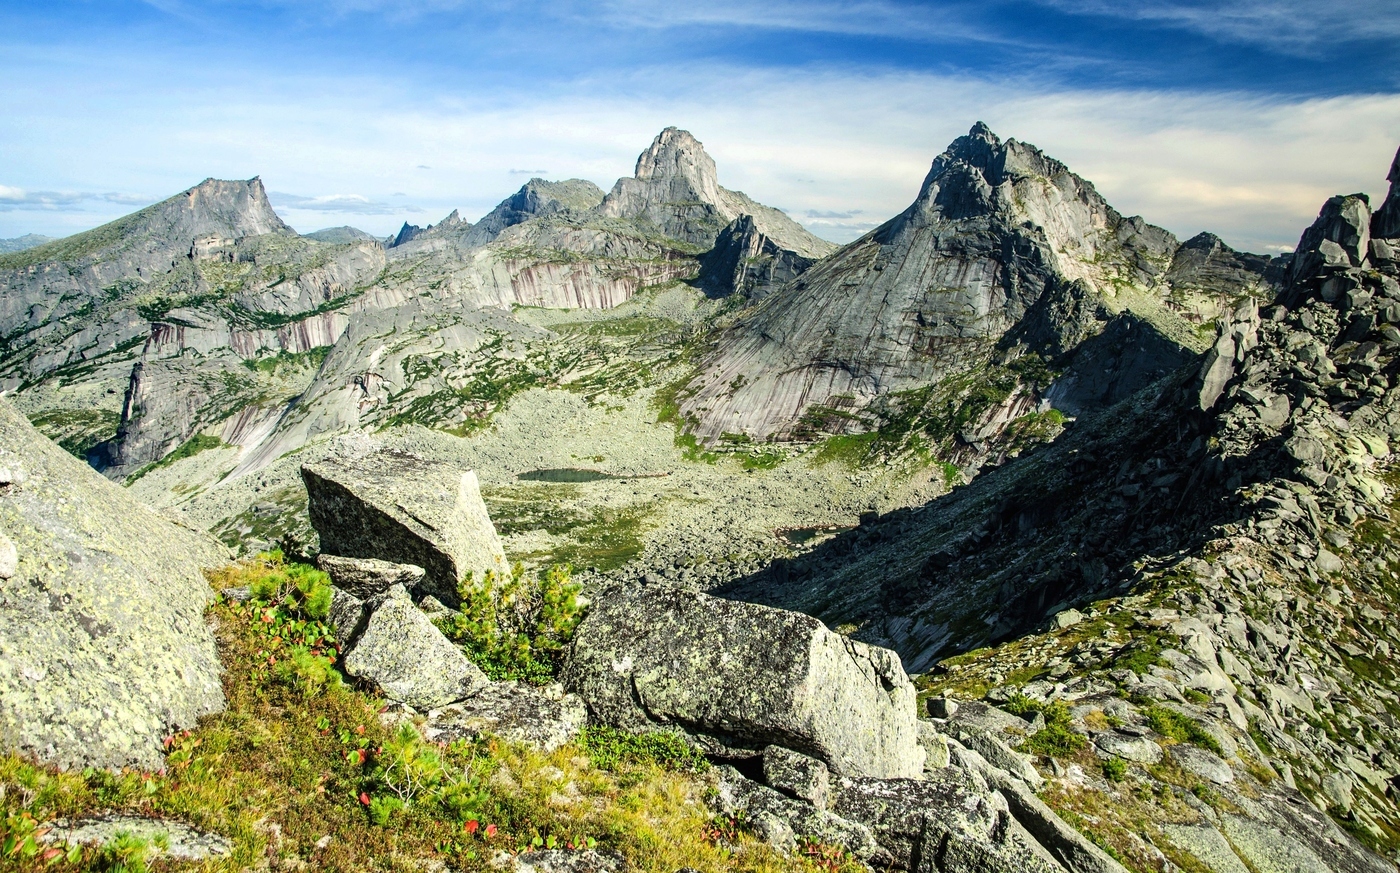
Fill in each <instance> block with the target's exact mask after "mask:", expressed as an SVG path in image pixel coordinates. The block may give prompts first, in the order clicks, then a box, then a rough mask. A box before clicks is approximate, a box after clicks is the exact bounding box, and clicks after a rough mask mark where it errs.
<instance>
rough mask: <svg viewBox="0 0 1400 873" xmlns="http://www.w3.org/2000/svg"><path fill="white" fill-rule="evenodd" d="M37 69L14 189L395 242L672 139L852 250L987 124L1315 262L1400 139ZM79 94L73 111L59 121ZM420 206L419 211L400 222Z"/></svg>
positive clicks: (1119, 114) (32, 225) (927, 79)
mask: <svg viewBox="0 0 1400 873" xmlns="http://www.w3.org/2000/svg"><path fill="white" fill-rule="evenodd" d="M22 63H23V60H15V61H6V60H0V75H5V76H6V78H7V80H8V81H13V82H16V83H20V84H17V85H16V86H15V87H14V88H13V89H12V91H11V92H10V93H9V94H8V95H7V119H9V120H12V123H10V124H6V125H4V126H0V152H4V153H5V154H6V156H7V158H6V172H7V173H8V174H9V176H10V178H8V179H6V180H5V181H6V183H7V184H9V185H12V186H14V188H16V189H22V190H26V191H28V190H32V191H35V192H39V191H43V192H50V193H52V192H55V191H64V190H71V191H98V190H104V191H105V190H112V189H117V190H126V191H158V192H164V193H165V194H173V193H175V192H177V191H180V190H183V189H185V188H187V187H189V186H190V185H192V184H195V183H196V182H198V181H199V180H200V179H203V178H205V177H206V176H210V175H214V176H217V177H220V178H248V177H251V176H254V175H259V174H260V175H262V177H263V179H264V181H265V182H266V184H267V185H268V186H269V188H271V189H273V190H275V191H279V192H280V191H300V192H347V191H349V192H356V193H354V194H353V195H345V194H340V195H336V194H315V193H307V194H302V195H297V196H298V197H299V198H300V199H297V200H295V201H294V200H292V199H289V195H277V197H276V200H275V202H276V203H277V205H278V207H279V208H280V209H282V210H283V211H284V214H285V216H286V217H287V218H288V220H289V221H290V222H291V223H292V224H293V225H294V226H298V227H302V226H303V225H304V226H305V227H306V228H310V227H313V226H317V225H316V222H324V221H325V220H326V217H327V216H328V215H329V214H332V213H334V214H335V215H336V216H337V218H336V221H337V222H341V221H347V222H350V223H353V224H355V225H356V226H359V227H362V228H363V229H365V230H368V231H371V232H373V233H377V234H381V235H382V234H387V233H389V232H391V231H393V230H396V229H397V227H398V226H399V224H400V223H402V222H403V221H404V220H406V219H409V220H412V222H413V223H416V224H422V223H423V221H422V220H421V219H420V218H418V217H417V216H418V215H423V214H424V213H426V215H424V217H426V216H429V215H430V216H442V215H446V214H447V213H448V212H450V211H451V210H452V209H454V208H459V209H460V210H461V213H462V215H463V216H464V217H467V218H469V219H473V220H474V219H475V218H477V217H479V216H481V215H484V214H485V213H486V212H488V211H490V210H491V209H492V208H493V207H494V206H495V204H496V203H498V202H499V201H500V200H502V199H504V198H505V197H507V196H509V195H510V194H512V193H513V192H514V191H515V190H516V189H518V188H519V186H520V179H519V176H520V175H521V174H520V173H519V172H518V171H519V168H528V167H549V168H550V169H551V172H550V173H549V174H548V175H549V176H550V177H551V178H556V179H564V178H571V177H577V178H584V179H590V180H592V181H593V182H595V183H597V184H598V185H600V186H601V187H603V188H604V189H607V188H609V187H611V185H612V183H613V181H614V180H615V179H616V178H617V177H618V176H622V175H627V174H630V173H631V172H632V168H633V165H634V163H635V160H636V156H637V154H638V153H639V152H640V151H641V150H642V149H643V148H644V147H645V146H646V145H647V143H648V142H650V140H651V138H652V137H653V136H654V135H655V134H656V132H657V131H658V130H660V129H661V128H662V127H664V126H666V125H669V124H675V125H679V126H682V127H686V128H688V129H690V130H691V131H692V132H693V133H695V134H696V136H697V137H699V138H700V139H701V140H702V141H703V142H704V143H705V145H706V147H707V148H708V149H709V151H710V152H711V154H712V155H713V156H714V157H715V160H716V162H717V163H718V165H719V170H720V182H721V184H724V185H726V186H728V187H731V188H737V189H740V190H743V191H745V192H746V193H748V194H749V195H750V196H752V197H754V198H755V199H757V200H759V201H760V202H764V203H769V204H773V205H776V206H781V207H783V208H785V209H787V210H789V211H790V212H791V213H792V214H793V215H794V216H796V217H797V218H798V219H799V220H802V221H804V222H806V223H808V224H809V225H810V226H811V227H812V229H813V230H814V231H815V232H817V233H820V234H824V235H827V236H828V237H829V238H832V239H836V240H838V241H844V240H847V239H851V238H854V237H855V236H857V235H859V234H860V233H862V232H864V231H865V230H868V229H869V228H870V227H873V226H875V225H877V224H879V223H880V222H883V221H884V220H885V219H886V218H888V217H889V216H891V215H894V214H896V213H898V212H899V211H901V210H902V209H904V207H905V206H907V205H908V203H909V202H910V200H912V198H913V196H914V194H915V193H916V192H917V190H918V186H919V183H920V182H921V181H922V179H923V177H924V174H925V173H926V172H927V171H928V166H929V163H930V162H931V161H932V159H933V158H934V157H935V156H936V155H937V154H938V153H939V152H940V151H942V149H943V148H944V147H945V146H946V145H947V143H948V142H949V141H950V140H951V139H953V138H954V137H956V136H958V135H961V134H963V133H965V132H966V131H967V129H968V128H969V127H970V126H971V125H972V123H973V122H974V121H977V120H979V119H981V120H985V121H986V122H988V123H989V124H990V125H991V126H992V127H993V129H994V130H996V131H997V132H998V133H999V134H1001V135H1002V136H1008V137H1009V136H1015V137H1017V138H1020V139H1023V140H1026V141H1029V142H1032V143H1035V144H1036V145H1038V146H1040V147H1042V148H1044V149H1045V150H1046V151H1047V152H1048V153H1050V154H1051V155H1053V156H1055V157H1058V158H1060V159H1061V160H1063V161H1065V162H1066V163H1068V164H1069V166H1070V167H1071V169H1073V170H1075V171H1076V172H1078V173H1080V174H1081V175H1083V176H1085V177H1087V178H1089V179H1091V180H1092V181H1094V182H1095V183H1096V184H1097V186H1098V188H1099V190H1100V191H1101V192H1102V193H1103V194H1104V195H1105V196H1106V197H1107V198H1108V199H1109V201H1110V202H1111V203H1113V204H1114V205H1115V206H1117V207H1118V208H1119V209H1121V210H1122V211H1124V212H1125V213H1128V214H1141V215H1143V216H1145V217H1146V218H1147V219H1148V220H1149V221H1152V222H1154V223H1157V224H1162V225H1164V226H1166V227H1168V228H1169V229H1171V230H1172V231H1174V232H1175V233H1177V234H1178V235H1179V236H1182V237H1186V236H1190V235H1192V234H1194V233H1196V232H1197V231H1200V230H1203V229H1209V230H1213V231H1215V232H1216V233H1219V234H1220V235H1221V236H1223V237H1224V238H1225V239H1226V240H1227V241H1228V242H1230V243H1231V244H1232V245H1236V246H1237V247H1242V248H1249V249H1252V250H1256V251H1259V250H1268V247H1271V246H1272V247H1281V246H1289V245H1292V244H1293V243H1295V242H1296V241H1297V238H1298V235H1299V234H1300V233H1301V231H1302V230H1303V228H1304V227H1305V226H1306V225H1307V224H1308V223H1310V222H1311V220H1312V218H1313V217H1314V216H1315V215H1316V213H1317V210H1318V208H1319V207H1320V205H1321V203H1322V202H1323V200H1325V199H1326V197H1328V196H1330V195H1331V194H1334V193H1338V192H1346V193H1350V192H1352V191H1358V190H1360V191H1367V192H1369V193H1371V194H1372V195H1373V196H1380V195H1383V194H1384V193H1385V182H1384V177H1385V172H1386V170H1387V169H1388V167H1389V165H1390V159H1391V156H1392V155H1393V154H1394V151H1395V146H1396V145H1397V144H1398V143H1400V95H1377V96H1363V97H1338V98H1330V99H1315V100H1303V101H1282V100H1268V99H1261V98H1258V97H1253V96H1249V95H1241V94H1189V93H1173V92H1160V91H1157V92H1154V91H1117V92H1102V91H1100V92H1088V91H1063V90H1060V91H1056V90H1047V89H1046V88H1045V87H1044V86H1043V85H1040V84H1038V83H1036V82H1032V81H1001V82H990V81H985V80H978V79H971V78H958V77H941V76H932V75H919V74H894V73H889V74H867V75H858V74H850V73H843V72H839V71H832V70H823V69H819V68H809V69H800V70H789V71H765V70H749V69H743V68H738V67H720V66H714V65H692V66H684V65H668V66H665V67H658V68H654V69H648V70H639V71H636V72H635V73H634V74H632V75H630V76H624V75H620V74H618V75H610V76H609V77H608V78H606V79H599V80H597V81H588V80H583V81H578V82H574V83H573V84H571V85H568V86H559V87H556V88H554V89H552V90H551V91H550V92H548V93H547V94H546V93H544V92H543V91H538V92H529V93H527V92H510V91H490V92H481V91H473V90H469V89H466V88H465V87H464V88H463V90H462V91H453V90H443V89H445V88H446V87H447V86H442V85H435V86H434V87H433V88H430V87H427V86H425V84H424V82H423V81H422V80H413V81H411V82H408V81H398V80H394V79H390V78H388V77H387V76H386V77H385V78H384V79H373V78H362V79H348V78H345V77H327V78H323V79H318V78H312V77H303V78H300V79H290V78H288V77H286V76H285V75H284V76H283V77H282V78H278V79H271V78H269V79H266V80H261V81H260V80H256V79H254V80H247V79H238V78H237V77H230V76H227V75H225V74H224V73H223V71H220V70H217V69H210V70H207V71H204V72H203V73H202V74H196V73H191V74H190V75H188V76H186V77H185V78H184V79H182V80H180V81H181V82H182V83H183V84H181V85H180V87H179V88H178V89H176V88H174V87H173V86H172V88H171V89H167V90H164V91H160V92H153V91H151V90H150V89H148V88H146V87H145V83H146V82H147V81H149V80H150V79H151V78H152V75H151V71H150V70H149V69H138V70H123V69H121V68H120V66H117V67H116V68H115V69H113V67H112V65H111V64H110V63H109V64H107V65H105V66H104V67H103V70H104V72H106V73H107V74H108V79H107V80H106V81H108V84H107V85H106V86H104V88H103V89H102V90H100V91H99V92H97V93H96V94H90V93H89V87H90V86H89V84H88V83H89V82H90V81H91V80H92V77H93V76H95V75H96V73H94V72H93V71H91V70H83V69H81V68H79V67H66V68H65V69H67V72H68V76H70V77H71V78H70V79H68V80H65V79H63V78H61V77H59V78H57V79H53V78H51V79H48V80H46V81H45V82H44V83H43V84H42V85H39V84H38V83H37V81H36V79H37V78H38V77H35V76H33V75H30V76H27V77H25V76H20V75H18V74H14V75H6V74H7V71H8V72H9V73H16V71H17V70H18V69H19V67H20V65H21V64H22ZM201 76H202V78H201ZM172 78H173V77H172ZM230 81H237V82H238V85H237V86H236V87H235V86H233V85H230V84H227V83H228V82H230ZM24 83H32V84H24ZM434 88H436V89H437V90H434ZM59 97H62V98H63V100H64V101H65V106H67V107H68V108H67V109H66V110H65V112H64V113H62V114H56V113H54V112H53V110H52V107H53V106H54V105H55V103H56V102H57V98H59ZM420 165H421V166H430V167H433V168H434V169H433V170H432V171H431V172H424V171H421V170H418V169H416V168H417V167H418V166H420ZM513 171H515V172H513ZM531 175H534V173H531ZM540 175H544V174H540ZM5 190H6V191H9V190H11V189H9V188H7V189H5ZM25 196H29V195H25ZM85 196H89V197H91V196H92V195H85ZM357 198H358V199H357ZM151 199H155V198H151ZM147 202H149V201H147ZM55 203H57V201H55ZM408 203H412V204H416V205H417V207H418V208H420V209H421V210H422V211H421V212H417V213H415V212H413V211H411V210H412V209H413V207H409V206H407V205H398V204H408ZM78 205H79V206H81V207H82V208H83V209H85V210H87V211H86V212H83V213H77V214H80V215H84V216H87V217H88V219H89V223H88V224H87V226H92V225H95V224H98V223H100V222H101V221H103V220H108V219H110V218H112V217H115V216H116V215H118V214H120V213H121V212H124V211H128V210H125V209H114V208H113V207H114V206H116V205H117V204H115V203H113V202H111V201H110V200H109V201H103V200H99V199H89V200H86V201H82V202H80V203H79V204H78ZM75 208H76V207H75ZM57 212H58V207H57V206H56V205H53V206H46V205H45V204H44V203H43V202H42V200H38V199H31V200H30V201H23V202H22V201H16V200H12V199H3V198H0V236H15V235H18V234H21V233H25V232H29V231H34V232H43V233H60V232H72V230H73V229H76V228H74V227H73V224H72V223H71V222H69V221H68V220H67V218H68V216H61V215H59V214H57Z"/></svg>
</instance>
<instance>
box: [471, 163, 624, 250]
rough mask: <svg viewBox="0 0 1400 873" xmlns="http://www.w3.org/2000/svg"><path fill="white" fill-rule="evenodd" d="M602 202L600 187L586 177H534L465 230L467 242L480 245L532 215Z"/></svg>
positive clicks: (585, 208)
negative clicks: (561, 180) (468, 229)
mask: <svg viewBox="0 0 1400 873" xmlns="http://www.w3.org/2000/svg"><path fill="white" fill-rule="evenodd" d="M602 202H603V189H601V188H599V187H598V186H597V185H594V184H593V183H592V182H589V181H587V180H585V179H566V180H564V181H563V182H550V181H548V180H546V179H540V178H534V179H531V180H530V181H528V182H526V183H525V184H524V185H522V186H520V190H519V191H516V192H515V193H514V194H512V195H510V196H509V197H507V198H506V199H504V200H502V201H501V202H500V203H499V204H497V205H496V208H495V209H493V210H491V211H490V212H489V213H487V215H486V216H485V217H484V218H482V219H481V220H480V221H478V222H477V223H476V226H474V227H473V228H472V230H471V233H469V234H467V236H466V238H465V243H466V245H468V246H481V245H486V244H487V243H489V242H491V241H492V240H494V239H495V238H496V237H498V236H500V235H501V232H502V231H504V230H505V229H506V228H508V227H514V226H515V225H517V224H523V223H524V222H526V221H529V220H530V219H532V218H537V217H540V216H545V215H558V214H559V213H563V212H575V213H584V212H587V211H588V210H590V209H595V208H597V206H598V204H599V203H602Z"/></svg>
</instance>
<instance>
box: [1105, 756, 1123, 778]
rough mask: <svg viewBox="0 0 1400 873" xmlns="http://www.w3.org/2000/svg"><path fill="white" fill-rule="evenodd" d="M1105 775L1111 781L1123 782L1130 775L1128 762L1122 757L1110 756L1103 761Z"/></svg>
mask: <svg viewBox="0 0 1400 873" xmlns="http://www.w3.org/2000/svg"><path fill="white" fill-rule="evenodd" d="M1103 775H1104V778H1105V779H1107V780H1108V781H1109V782H1122V781H1123V778H1124V777H1125V776H1127V775H1128V763H1127V762H1126V761H1124V760H1123V759H1122V758H1109V759H1108V760H1107V761H1104V762H1103Z"/></svg>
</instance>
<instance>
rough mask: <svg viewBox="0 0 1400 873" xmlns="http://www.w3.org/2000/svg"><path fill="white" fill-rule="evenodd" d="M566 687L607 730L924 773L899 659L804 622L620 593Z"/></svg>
mask: <svg viewBox="0 0 1400 873" xmlns="http://www.w3.org/2000/svg"><path fill="white" fill-rule="evenodd" d="M562 678H563V682H564V684H565V686H566V687H568V688H569V690H571V691H573V692H574V693H576V694H578V695H579V696H580V697H582V698H583V699H584V701H585V702H586V703H587V704H588V708H589V712H590V714H591V715H592V717H593V719H594V720H595V721H598V722H601V723H603V724H609V725H613V726H616V727H620V728H624V729H628V730H646V729H654V728H655V727H656V726H658V725H674V726H677V727H680V728H682V729H684V730H686V731H687V732H690V733H692V734H696V735H701V736H704V737H708V738H711V739H713V740H716V741H718V742H720V743H721V744H724V745H735V746H739V747H741V748H742V747H748V748H762V747H763V746H765V745H768V744H776V745H781V746H783V747H785V748H788V749H792V750H795V751H799V752H802V753H803V754H806V755H809V756H811V757H813V758H817V759H820V760H821V761H823V762H825V764H826V765H827V766H829V767H830V768H831V770H833V771H834V772H836V773H840V774H849V775H862V776H863V775H874V776H915V775H918V774H919V773H920V772H922V770H923V763H924V752H923V750H922V748H920V746H919V744H918V731H917V728H916V719H915V714H914V687H913V685H912V684H911V683H910V682H909V679H908V677H907V676H905V674H904V670H903V668H902V667H901V666H900V664H899V660H898V659H897V658H896V657H894V655H893V653H892V652H889V651H886V650H883V649H877V648H874V647H871V646H866V645H864V644H861V643H857V642H854V641H852V640H849V639H846V638H845V637H842V636H839V635H838V634H834V633H832V632H831V631H829V630H827V629H826V627H825V626H823V625H822V623H821V622H819V621H817V620H816V619H813V618H811V617H810V616H806V615H802V614H801V613H793V612H784V611H781V610H776V609H771V608H767V607H763V606H757V605H754V604H748V603H739V602H734V601H728V600H720V599H717V598H714V597H710V596H708V595H705V594H701V593H699V592H695V591H690V590H686V589H680V588H672V587H669V586H662V585H644V586H641V587H639V588H636V589H633V590H625V589H621V588H614V589H612V590H610V591H608V592H606V593H603V594H600V595H599V596H598V597H597V598H596V599H595V601H594V603H593V606H592V608H591V610H590V611H589V613H588V615H587V616H586V617H585V618H584V620H583V622H582V623H581V624H580V625H579V628H578V631H577V633H576V634H575V637H574V640H573V643H572V645H571V648H570V652H569V656H568V659H567V662H566V665H565V667H564V671H563V674H562Z"/></svg>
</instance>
